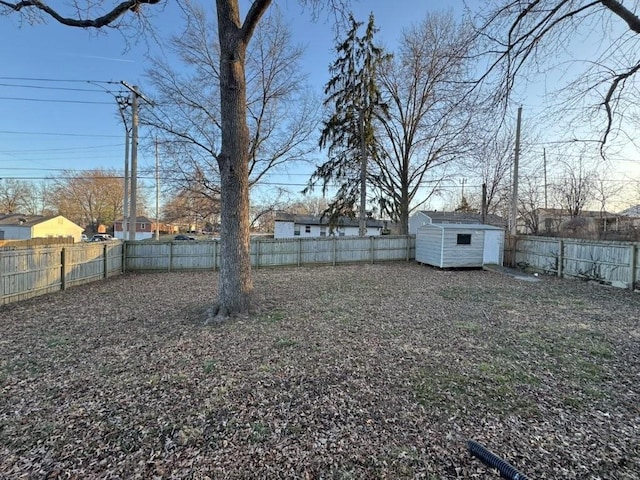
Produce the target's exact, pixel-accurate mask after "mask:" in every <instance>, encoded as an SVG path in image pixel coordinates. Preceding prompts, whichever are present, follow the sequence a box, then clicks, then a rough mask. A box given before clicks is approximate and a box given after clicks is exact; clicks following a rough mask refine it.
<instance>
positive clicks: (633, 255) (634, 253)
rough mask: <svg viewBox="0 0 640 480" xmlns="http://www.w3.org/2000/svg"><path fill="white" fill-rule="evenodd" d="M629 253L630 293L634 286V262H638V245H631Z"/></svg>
mask: <svg viewBox="0 0 640 480" xmlns="http://www.w3.org/2000/svg"><path fill="white" fill-rule="evenodd" d="M630 248H631V251H630V252H629V290H631V291H632V292H633V291H634V290H635V286H636V262H637V261H638V244H635V243H632V244H631V247H630Z"/></svg>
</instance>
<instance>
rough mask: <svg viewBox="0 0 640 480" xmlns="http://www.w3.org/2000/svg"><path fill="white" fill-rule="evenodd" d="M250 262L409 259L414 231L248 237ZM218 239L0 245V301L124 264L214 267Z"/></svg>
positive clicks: (45, 290)
mask: <svg viewBox="0 0 640 480" xmlns="http://www.w3.org/2000/svg"><path fill="white" fill-rule="evenodd" d="M250 253H251V264H252V266H253V267H254V268H260V267H267V266H285V265H298V266H300V265H314V264H315V265H319V264H324V265H336V264H339V263H355V262H369V263H374V262H385V261H391V260H411V259H413V258H414V257H415V237H414V236H408V237H404V236H398V237H391V236H384V237H366V238H359V237H337V238H334V237H331V238H296V239H281V240H280V239H279V240H275V239H253V240H252V242H251V250H250ZM219 266H220V244H219V241H217V240H213V241H204V242H187V241H182V242H171V241H168V242H126V243H124V244H123V243H121V242H96V243H81V244H74V245H57V246H46V247H31V248H24V247H23V248H5V249H0V305H4V304H7V303H11V302H16V301H18V300H23V299H26V298H31V297H35V296H38V295H44V294H45V293H51V292H55V291H58V290H64V289H66V288H68V287H71V286H74V285H80V284H83V283H88V282H93V281H96V280H100V279H102V278H107V277H109V276H111V275H116V274H120V273H122V272H123V271H125V270H129V271H134V270H138V271H141V270H142V271H143V270H165V271H176V270H215V269H217V268H219Z"/></svg>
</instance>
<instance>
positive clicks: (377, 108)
mask: <svg viewBox="0 0 640 480" xmlns="http://www.w3.org/2000/svg"><path fill="white" fill-rule="evenodd" d="M349 23H350V29H349V31H348V33H347V35H346V38H345V39H344V41H342V42H341V43H340V44H338V46H337V47H336V51H337V57H338V58H337V59H336V60H335V62H334V63H333V64H332V65H331V67H330V69H329V70H330V73H331V75H332V77H331V79H330V80H329V82H327V85H326V87H325V92H324V93H325V95H326V99H325V101H324V106H325V107H331V108H332V110H333V113H332V114H331V115H330V116H329V118H328V119H327V120H325V121H324V122H323V129H322V133H321V136H320V148H327V151H328V160H327V161H326V162H325V163H324V164H322V165H320V166H318V167H317V168H316V171H315V172H314V173H313V175H312V176H311V179H310V180H309V185H308V187H307V188H306V189H305V192H308V191H311V190H312V189H313V188H314V187H315V186H316V185H317V184H318V183H322V191H323V193H326V191H327V188H328V185H329V184H330V183H333V182H335V183H337V184H338V185H339V188H338V191H337V193H336V196H335V198H334V199H333V201H332V202H331V203H330V204H329V207H328V208H327V210H326V211H325V215H328V216H329V220H330V223H331V225H336V224H337V221H338V219H339V218H340V217H342V216H349V217H354V216H355V212H356V207H355V206H356V203H357V201H358V198H359V199H360V208H359V217H360V235H361V236H362V235H364V234H365V232H366V226H365V221H366V217H367V215H366V211H365V206H366V178H367V169H366V165H367V158H375V157H376V156H377V155H379V151H378V149H377V148H376V142H375V138H374V120H375V118H376V116H378V115H386V113H387V106H386V104H385V103H384V102H383V101H382V97H381V94H380V90H379V88H378V86H377V75H376V71H377V69H378V68H379V66H380V65H381V64H382V63H383V62H385V61H387V60H388V59H389V58H390V55H388V54H385V53H384V51H383V49H382V48H380V47H378V46H376V45H375V44H374V41H373V37H374V35H375V33H376V32H377V31H378V29H377V28H376V27H375V23H374V17H373V14H371V15H370V16H369V22H368V24H367V28H366V31H365V33H364V35H362V36H359V35H358V32H359V30H360V27H362V25H363V23H362V22H356V21H355V19H354V18H353V16H352V15H350V16H349Z"/></svg>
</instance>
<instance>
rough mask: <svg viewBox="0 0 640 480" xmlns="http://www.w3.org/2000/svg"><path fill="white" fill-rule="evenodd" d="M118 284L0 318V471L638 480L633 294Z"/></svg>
mask: <svg viewBox="0 0 640 480" xmlns="http://www.w3.org/2000/svg"><path fill="white" fill-rule="evenodd" d="M254 281H255V290H256V296H257V298H258V300H259V305H260V308H261V309H260V313H256V314H253V315H251V316H247V317H244V318H238V319H234V320H231V321H229V322H227V323H224V324H222V325H215V326H204V325H203V323H202V318H203V311H205V310H206V309H207V307H208V306H209V305H210V304H211V303H212V302H213V299H214V297H215V290H216V285H217V274H216V273H214V272H205V273H155V274H127V275H124V276H119V277H114V278H111V279H108V280H107V281H104V282H97V283H94V284H91V285H85V286H81V287H76V288H72V289H70V290H67V291H66V292H62V293H58V294H53V295H47V296H44V297H39V298H35V299H32V300H28V301H24V302H20V303H17V304H13V305H9V306H6V307H2V308H0V327H1V332H2V334H1V335H0V388H1V396H0V478H8V479H13V478H33V479H45V478H47V479H49V478H83V479H84V478H105V479H120V478H121V479H129V478H141V479H152V478H158V479H169V478H179V479H182V478H193V479H206V478H269V479H271V478H300V479H321V478H322V479H352V478H393V479H396V478H429V479H450V478H469V479H471V478H481V479H488V478H499V477H498V475H497V474H496V473H495V472H494V471H491V470H489V469H487V468H486V467H484V466H483V465H482V463H480V462H479V461H478V460H477V459H475V458H472V457H471V456H470V455H469V453H468V452H467V450H466V441H467V440H468V439H474V440H476V441H478V442H480V443H481V444H483V445H485V446H486V447H487V448H488V449H489V450H491V451H493V452H494V453H496V454H497V455H499V456H501V457H502V458H504V459H506V460H507V461H509V462H510V463H511V464H512V465H514V466H515V467H516V468H518V469H519V470H520V471H521V472H522V473H525V474H526V475H527V476H528V477H529V478H532V479H617V480H621V479H637V478H638V472H640V406H639V405H640V401H639V399H640V322H639V317H640V296H638V294H637V293H635V294H634V293H631V292H629V291H624V290H619V289H614V288H608V287H603V286H600V285H596V284H592V283H585V282H580V281H570V280H558V279H556V278H551V277H541V281H540V282H537V283H531V282H525V281H523V280H520V279H517V278H514V277H512V276H508V275H504V274H500V273H495V272H486V271H479V270H472V271H441V270H438V269H434V268H429V267H425V266H421V265H418V264H415V263H393V264H381V265H354V266H341V267H314V268H282V269H264V270H257V271H255V272H254Z"/></svg>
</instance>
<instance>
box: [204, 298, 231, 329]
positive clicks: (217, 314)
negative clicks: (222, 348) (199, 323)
mask: <svg viewBox="0 0 640 480" xmlns="http://www.w3.org/2000/svg"><path fill="white" fill-rule="evenodd" d="M230 317H231V312H230V311H229V309H228V308H227V307H225V306H223V305H220V304H219V303H215V304H213V305H212V306H211V308H208V309H207V310H206V312H205V316H204V324H205V325H220V324H221V323H224V322H225V321H226V320H228V319H229V318H230Z"/></svg>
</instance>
